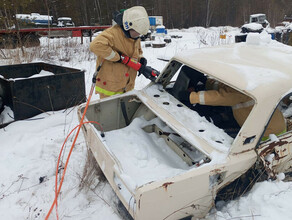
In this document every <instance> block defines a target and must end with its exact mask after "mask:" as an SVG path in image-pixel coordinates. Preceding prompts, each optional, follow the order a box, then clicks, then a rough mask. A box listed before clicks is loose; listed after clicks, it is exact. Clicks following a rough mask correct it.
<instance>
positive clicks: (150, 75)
mask: <svg viewBox="0 0 292 220" xmlns="http://www.w3.org/2000/svg"><path fill="white" fill-rule="evenodd" d="M141 74H143V76H145V78H147V79H150V80H151V81H152V82H154V81H155V80H156V78H157V76H158V75H159V72H158V71H157V70H155V69H153V68H152V67H150V66H144V65H142V66H141V68H140V70H139V74H138V76H140V75H141Z"/></svg>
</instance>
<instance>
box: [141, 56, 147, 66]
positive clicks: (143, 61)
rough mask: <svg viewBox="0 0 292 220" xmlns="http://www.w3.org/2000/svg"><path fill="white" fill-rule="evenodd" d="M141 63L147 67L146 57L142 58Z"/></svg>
mask: <svg viewBox="0 0 292 220" xmlns="http://www.w3.org/2000/svg"><path fill="white" fill-rule="evenodd" d="M140 63H141V64H142V65H143V66H147V59H146V58H145V57H141V59H140Z"/></svg>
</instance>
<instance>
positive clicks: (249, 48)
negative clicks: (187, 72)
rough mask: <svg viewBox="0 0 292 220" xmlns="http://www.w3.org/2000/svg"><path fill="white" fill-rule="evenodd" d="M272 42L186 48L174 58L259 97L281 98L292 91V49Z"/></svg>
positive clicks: (254, 96)
mask: <svg viewBox="0 0 292 220" xmlns="http://www.w3.org/2000/svg"><path fill="white" fill-rule="evenodd" d="M270 44H271V45H270ZM270 44H266V45H264V44H262V45H251V44H247V43H236V44H231V45H223V46H217V47H208V48H200V49H194V50H189V51H184V52H182V53H180V54H177V55H176V56H174V57H173V59H174V60H177V61H179V62H181V63H183V64H186V65H188V66H190V67H192V68H194V69H196V70H198V71H200V72H202V73H205V74H207V75H209V76H213V77H214V78H216V79H219V80H220V81H222V82H224V83H226V84H227V85H229V86H232V87H233V88H235V89H238V90H241V91H242V92H244V93H246V94H248V95H250V96H252V97H253V98H254V99H256V100H263V99H267V98H270V97H271V96H273V97H274V98H276V99H279V98H281V97H282V96H283V95H285V94H287V93H288V92H292V90H291V88H292V63H291V60H292V48H291V47H288V46H284V45H283V44H280V43H276V42H275V43H270Z"/></svg>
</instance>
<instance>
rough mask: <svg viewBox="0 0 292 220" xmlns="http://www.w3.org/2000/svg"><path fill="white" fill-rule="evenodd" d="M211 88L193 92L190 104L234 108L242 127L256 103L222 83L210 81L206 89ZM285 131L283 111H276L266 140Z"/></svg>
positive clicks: (233, 110) (265, 135)
mask: <svg viewBox="0 0 292 220" xmlns="http://www.w3.org/2000/svg"><path fill="white" fill-rule="evenodd" d="M210 87H213V88H212V90H206V91H200V92H192V93H191V94H190V103H192V104H195V103H199V104H201V105H212V106H232V112H233V116H234V118H235V120H236V121H237V123H238V124H239V126H240V127H241V126H242V125H243V123H244V122H245V120H246V118H247V117H248V115H249V113H250V111H251V110H252V108H253V106H254V101H253V100H252V99H251V98H250V97H248V96H246V95H244V94H242V93H240V92H238V91H237V90H235V89H233V88H231V87H229V86H226V85H224V84H222V83H218V82H215V81H211V80H208V81H207V84H206V88H207V89H208V88H210ZM284 131H286V123H285V119H284V117H283V115H282V113H281V111H280V110H279V109H276V111H275V112H274V114H273V116H272V118H271V120H270V122H269V124H268V127H267V129H266V131H265V133H264V138H267V137H268V136H269V134H276V135H278V134H281V133H282V132H284Z"/></svg>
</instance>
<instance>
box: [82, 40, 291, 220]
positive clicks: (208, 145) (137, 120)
mask: <svg viewBox="0 0 292 220" xmlns="http://www.w3.org/2000/svg"><path fill="white" fill-rule="evenodd" d="M291 60H292V53H291V52H289V51H288V50H287V48H286V47H284V46H279V45H278V44H277V45H271V46H265V45H249V44H247V43H239V44H234V45H223V46H218V47H213V48H201V49H195V50H190V51H184V52H183V53H181V54H178V55H176V56H174V57H173V58H172V59H171V60H170V61H169V63H168V64H167V65H166V67H165V68H164V69H163V71H162V72H161V74H160V75H159V77H158V78H157V79H156V81H155V82H151V83H150V84H149V85H148V86H146V87H145V88H144V89H142V90H139V91H136V90H134V91H131V92H128V93H125V94H122V95H117V96H112V97H109V98H105V99H102V100H96V101H93V102H92V103H90V105H89V108H88V110H87V112H86V119H87V120H88V121H97V122H99V123H100V124H101V126H102V128H103V130H104V135H105V136H104V135H101V130H100V128H99V127H98V126H95V125H94V124H84V125H83V132H84V135H85V139H86V142H87V145H88V147H90V149H91V151H92V153H93V155H94V157H95V159H96V161H97V163H98V164H99V166H100V168H101V170H102V171H103V173H104V175H105V177H106V178H107V180H108V182H109V183H110V185H111V186H112V188H113V190H114V191H115V193H116V195H117V196H118V198H119V199H120V201H121V202H122V203H123V205H124V206H125V207H126V209H127V210H128V212H129V213H130V215H131V216H132V217H133V218H134V219H139V220H140V219H141V220H144V219H145V220H148V219H158V220H161V219H183V218H194V219H195V218H202V217H204V216H206V214H207V213H208V212H209V210H210V209H211V208H212V207H213V206H214V204H215V201H218V200H221V199H226V197H229V198H230V197H232V196H234V192H236V191H237V192H238V193H237V194H238V195H241V194H242V193H243V192H245V191H246V190H247V188H249V187H250V186H252V183H253V181H256V180H257V179H258V178H259V177H261V178H262V177H265V178H276V176H277V175H278V174H280V173H288V172H291V171H292V170H291V169H292V168H291V167H292V153H291V152H292V133H291V131H289V129H287V131H285V132H284V133H282V134H281V135H279V136H276V135H273V134H271V135H270V138H269V139H267V140H262V137H263V134H264V132H265V129H266V127H267V125H268V124H269V121H270V119H271V117H272V115H273V113H274V112H275V110H276V109H277V108H281V110H282V112H283V114H284V116H285V117H286V119H287V120H289V117H290V115H289V114H288V113H287V112H288V111H287V109H289V104H290V101H289V100H290V99H289V97H290V96H292V88H291V85H292V65H291V63H290V62H291ZM202 77H203V78H204V77H206V78H211V79H215V80H216V81H219V82H220V83H223V84H225V85H227V86H229V87H231V88H233V89H235V90H237V91H239V92H240V93H242V94H244V95H246V96H248V97H250V98H251V99H252V100H253V101H254V102H253V103H254V106H253V108H252V110H251V112H250V114H249V115H248V117H247V119H246V120H245V122H244V124H243V125H242V126H241V127H238V126H236V125H234V123H231V122H232V121H233V120H232V112H231V111H230V108H231V107H224V106H223V107H222V106H221V107H217V106H212V107H210V108H209V109H208V112H209V113H210V112H212V114H213V115H215V116H216V115H217V116H219V115H224V117H223V119H224V120H221V122H220V123H215V122H214V120H212V117H211V119H210V118H209V116H210V114H209V115H204V114H205V112H206V111H205V110H200V108H198V107H199V106H200V105H198V104H197V105H195V106H194V105H191V104H190V103H187V102H185V101H183V100H181V97H180V94H181V91H183V90H186V89H188V88H189V87H190V84H193V85H195V86H197V87H200V88H203V86H202V83H201V81H200V79H201V78H202ZM194 82H195V83H194ZM195 89H197V90H198V88H195ZM285 100H286V101H285ZM287 100H288V103H287ZM284 101H285V102H284ZM284 103H286V104H284ZM84 108H85V105H81V106H80V107H79V110H78V115H79V118H81V115H82V113H83V111H84ZM285 111H286V114H285ZM226 117H227V119H226ZM251 177H252V178H251ZM247 185H248V186H247Z"/></svg>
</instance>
